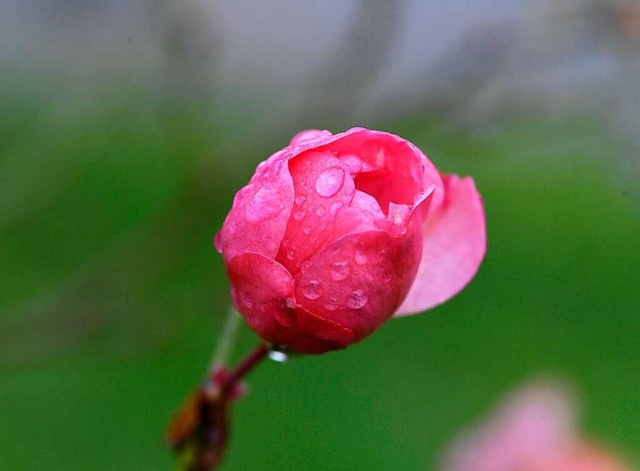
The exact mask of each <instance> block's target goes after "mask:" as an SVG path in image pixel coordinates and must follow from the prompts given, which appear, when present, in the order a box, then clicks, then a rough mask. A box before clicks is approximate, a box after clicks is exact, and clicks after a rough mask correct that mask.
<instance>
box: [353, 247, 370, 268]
mask: <svg viewBox="0 0 640 471" xmlns="http://www.w3.org/2000/svg"><path fill="white" fill-rule="evenodd" d="M353 258H354V260H355V261H356V263H357V264H358V265H365V264H366V263H367V262H368V261H369V257H367V254H365V253H364V252H363V251H362V250H360V249H356V251H355V252H354V254H353Z"/></svg>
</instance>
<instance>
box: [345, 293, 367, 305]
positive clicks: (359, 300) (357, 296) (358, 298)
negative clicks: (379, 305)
mask: <svg viewBox="0 0 640 471" xmlns="http://www.w3.org/2000/svg"><path fill="white" fill-rule="evenodd" d="M365 304H367V294H366V293H365V292H364V290H362V289H357V290H355V291H352V292H351V294H350V295H349V298H348V299H347V307H348V308H349V309H362V308H363V307H364V305H365Z"/></svg>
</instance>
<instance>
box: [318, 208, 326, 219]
mask: <svg viewBox="0 0 640 471" xmlns="http://www.w3.org/2000/svg"><path fill="white" fill-rule="evenodd" d="M324 213H325V209H324V207H322V206H318V209H316V216H318V217H322V216H324Z"/></svg>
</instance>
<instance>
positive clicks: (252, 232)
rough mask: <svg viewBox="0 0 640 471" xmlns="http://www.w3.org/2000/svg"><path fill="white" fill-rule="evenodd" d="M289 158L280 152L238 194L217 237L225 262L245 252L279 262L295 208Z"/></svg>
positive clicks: (217, 245)
mask: <svg viewBox="0 0 640 471" xmlns="http://www.w3.org/2000/svg"><path fill="white" fill-rule="evenodd" d="M288 157H289V155H288V154H287V153H285V152H278V153H276V154H274V155H273V156H272V157H271V158H269V160H267V161H265V162H263V163H261V164H260V165H259V166H258V168H257V170H256V174H255V175H254V176H253V178H251V181H250V182H249V184H248V185H247V186H245V187H244V188H243V189H241V190H240V191H239V192H238V193H237V194H236V197H235V198H234V200H233V206H232V208H231V211H230V212H229V214H228V215H227V218H226V219H225V221H224V224H223V226H222V229H221V230H220V232H218V234H216V237H215V246H216V249H217V250H218V251H219V252H220V253H222V255H223V258H224V260H225V262H228V261H229V260H231V259H232V258H234V257H235V256H237V255H240V254H243V253H245V252H253V253H259V254H262V255H265V256H267V257H271V258H275V256H276V254H277V253H278V249H279V248H280V244H281V242H282V237H283V236H284V232H285V229H286V227H287V221H288V219H289V214H290V213H291V208H292V206H293V181H292V180H291V175H290V174H289V168H288V166H287V161H288Z"/></svg>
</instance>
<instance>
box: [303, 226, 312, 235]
mask: <svg viewBox="0 0 640 471" xmlns="http://www.w3.org/2000/svg"><path fill="white" fill-rule="evenodd" d="M302 232H303V233H304V235H309V234H311V226H306V227H305V228H304V229H302Z"/></svg>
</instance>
